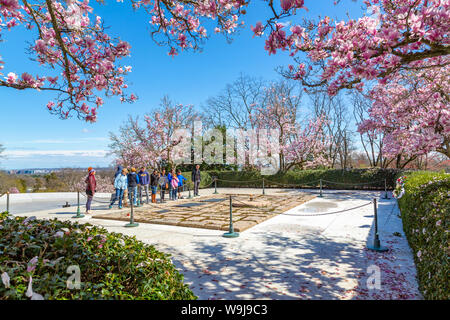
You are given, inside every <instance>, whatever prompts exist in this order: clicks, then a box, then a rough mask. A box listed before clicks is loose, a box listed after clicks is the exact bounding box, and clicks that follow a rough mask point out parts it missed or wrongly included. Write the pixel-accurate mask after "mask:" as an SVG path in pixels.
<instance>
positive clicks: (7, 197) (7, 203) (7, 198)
mask: <svg viewBox="0 0 450 320" xmlns="http://www.w3.org/2000/svg"><path fill="white" fill-rule="evenodd" d="M6 211H7V212H8V213H9V191H8V192H7V193H6Z"/></svg>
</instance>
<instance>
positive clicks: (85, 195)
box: [80, 191, 111, 204]
mask: <svg viewBox="0 0 450 320" xmlns="http://www.w3.org/2000/svg"><path fill="white" fill-rule="evenodd" d="M80 194H81V195H82V196H83V197H85V198H87V197H88V195H87V194H86V193H84V192H81V191H80ZM92 201H94V202H97V203H107V204H110V203H111V200H110V201H100V200H95V199H94V197H92Z"/></svg>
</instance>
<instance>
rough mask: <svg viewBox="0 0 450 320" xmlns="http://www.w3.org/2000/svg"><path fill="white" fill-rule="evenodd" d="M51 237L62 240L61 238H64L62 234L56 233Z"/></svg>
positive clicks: (60, 232)
mask: <svg viewBox="0 0 450 320" xmlns="http://www.w3.org/2000/svg"><path fill="white" fill-rule="evenodd" d="M53 236H54V237H56V238H62V237H64V232H62V231H58V232H56V233H55V234H54V235H53Z"/></svg>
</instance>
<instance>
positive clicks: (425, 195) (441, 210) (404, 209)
mask: <svg viewBox="0 0 450 320" xmlns="http://www.w3.org/2000/svg"><path fill="white" fill-rule="evenodd" d="M398 204H399V208H400V211H401V216H402V220H403V228H404V231H405V234H406V236H407V238H408V242H409V245H410V247H411V249H412V251H413V253H414V260H415V263H416V267H417V274H418V281H419V288H420V290H421V292H422V294H423V296H424V298H425V299H445V300H448V299H450V289H449V284H448V276H449V274H450V268H449V263H448V259H449V253H450V247H449V242H448V240H449V230H448V227H449V219H450V175H449V174H445V173H433V172H415V173H412V174H409V175H407V179H406V183H405V194H404V195H403V197H401V198H400V199H399V200H398Z"/></svg>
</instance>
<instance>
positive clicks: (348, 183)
mask: <svg viewBox="0 0 450 320" xmlns="http://www.w3.org/2000/svg"><path fill="white" fill-rule="evenodd" d="M400 173H403V174H404V171H400V170H397V169H379V168H374V169H349V170H338V169H322V170H290V171H287V172H285V173H278V174H276V175H272V176H262V175H261V174H260V171H259V170H255V171H210V172H209V174H210V175H211V176H217V177H218V179H220V180H219V181H218V183H217V185H218V186H219V187H253V188H261V187H262V179H263V178H264V185H265V187H297V188H318V187H319V186H320V181H319V180H320V179H322V187H323V188H325V189H347V190H348V189H366V190H384V180H385V179H386V183H387V188H388V189H393V188H394V187H395V179H396V177H397V175H399V174H400Z"/></svg>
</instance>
